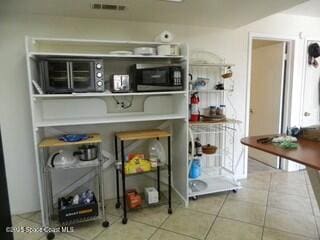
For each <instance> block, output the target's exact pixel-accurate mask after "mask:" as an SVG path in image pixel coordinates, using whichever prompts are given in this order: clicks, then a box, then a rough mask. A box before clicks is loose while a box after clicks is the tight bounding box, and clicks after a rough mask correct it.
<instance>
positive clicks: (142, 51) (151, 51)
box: [133, 47, 156, 55]
mask: <svg viewBox="0 0 320 240" xmlns="http://www.w3.org/2000/svg"><path fill="white" fill-rule="evenodd" d="M133 52H134V54H135V55H156V49H155V48H152V47H137V48H135V49H133Z"/></svg>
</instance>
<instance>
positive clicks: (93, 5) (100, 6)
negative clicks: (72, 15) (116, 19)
mask: <svg viewBox="0 0 320 240" xmlns="http://www.w3.org/2000/svg"><path fill="white" fill-rule="evenodd" d="M126 8H127V7H126V6H124V5H116V4H104V3H91V9H99V10H100V9H102V10H112V11H124V10H125V9H126Z"/></svg>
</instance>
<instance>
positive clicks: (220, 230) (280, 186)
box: [13, 169, 320, 240]
mask: <svg viewBox="0 0 320 240" xmlns="http://www.w3.org/2000/svg"><path fill="white" fill-rule="evenodd" d="M269 170H270V169H269ZM269 170H267V171H251V172H250V174H249V176H248V179H246V180H243V181H241V182H242V185H243V189H241V190H239V191H238V192H237V193H233V192H230V193H219V194H213V195H210V196H205V197H200V198H199V199H198V200H196V201H191V202H190V206H189V208H185V207H184V206H182V205H181V204H180V203H179V202H178V201H176V200H175V203H174V212H173V214H172V215H170V216H169V215H168V214H167V213H166V207H165V206H161V207H154V208H146V209H143V210H139V211H135V212H130V214H129V221H128V224H127V225H123V224H122V223H121V212H120V211H119V210H116V209H114V208H113V206H114V200H110V201H107V211H108V219H109V221H110V223H111V226H110V227H109V228H107V229H104V228H102V227H101V223H99V222H92V223H86V224H82V225H79V226H76V227H75V232H73V233H68V234H57V235H56V239H57V240H62V239H65V240H81V239H82V240H92V239H95V240H102V239H104V240H108V239H110V240H131V239H132V240H143V239H150V240H184V239H185V240H192V239H207V240H307V239H309V240H311V239H313V240H315V239H319V233H320V212H319V210H318V208H317V205H316V201H315V197H314V194H313V192H312V189H311V187H310V186H309V181H308V176H307V175H306V173H305V172H304V171H301V172H294V173H284V172H281V171H278V170H277V171H274V170H272V171H269ZM13 223H14V225H15V226H38V225H39V224H40V214H39V213H38V212H37V213H32V214H23V215H19V216H14V217H13ZM15 239H16V240H17V239H24V240H37V239H40V240H45V239H46V237H45V236H44V235H42V234H35V233H33V234H21V233H19V234H15Z"/></svg>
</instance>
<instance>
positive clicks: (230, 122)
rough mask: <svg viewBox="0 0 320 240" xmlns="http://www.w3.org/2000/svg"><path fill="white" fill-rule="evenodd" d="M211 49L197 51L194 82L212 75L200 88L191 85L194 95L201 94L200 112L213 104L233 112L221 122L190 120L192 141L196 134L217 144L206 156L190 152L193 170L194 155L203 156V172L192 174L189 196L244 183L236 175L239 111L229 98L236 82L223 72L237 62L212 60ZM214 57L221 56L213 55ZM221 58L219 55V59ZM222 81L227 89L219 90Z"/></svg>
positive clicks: (191, 64) (190, 139) (192, 65)
mask: <svg viewBox="0 0 320 240" xmlns="http://www.w3.org/2000/svg"><path fill="white" fill-rule="evenodd" d="M210 55H211V54H210V53H208V52H200V53H199V54H195V56H193V57H194V60H195V62H196V63H190V73H191V74H192V76H193V80H192V81H193V86H195V85H196V84H195V83H196V81H197V79H198V78H200V79H209V80H208V82H207V84H206V86H204V87H201V88H200V89H194V88H193V89H189V94H190V96H191V95H192V94H194V93H195V92H197V93H198V95H199V98H200V114H201V115H202V114H205V113H207V112H208V107H209V106H220V105H226V109H225V113H226V115H227V116H230V115H231V116H232V118H231V119H230V118H229V119H228V118H227V119H226V120H224V121H221V122H204V121H199V122H190V123H189V141H191V142H193V141H194V140H195V139H196V138H198V139H200V142H201V144H202V145H206V144H210V145H214V146H216V147H217V151H216V153H214V154H210V155H207V154H202V156H192V155H191V154H189V161H188V162H189V171H190V168H191V165H192V162H193V161H194V159H199V160H200V165H201V175H200V176H199V177H197V178H188V197H191V198H193V199H196V198H197V197H198V196H200V195H206V194H211V193H216V192H222V191H230V190H233V191H237V189H239V188H240V187H241V186H240V183H239V182H238V181H237V179H236V178H235V170H236V166H235V156H234V145H235V133H236V130H237V125H238V124H240V121H238V120H236V119H234V118H235V113H234V112H233V108H232V106H231V108H230V106H229V105H230V104H231V103H230V102H228V103H227V102H226V100H227V99H228V96H229V95H231V94H232V92H233V88H234V84H233V80H232V78H231V79H223V78H222V77H221V74H223V73H224V72H225V69H226V68H230V67H232V66H234V64H226V63H224V62H223V61H222V60H221V62H218V63H210V59H201V57H205V58H210ZM213 58H215V59H214V61H216V60H217V56H213ZM218 60H219V59H218ZM219 83H223V84H224V89H223V90H216V89H215V86H216V85H217V84H219Z"/></svg>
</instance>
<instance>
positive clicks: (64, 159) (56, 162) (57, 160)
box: [48, 150, 77, 167]
mask: <svg viewBox="0 0 320 240" xmlns="http://www.w3.org/2000/svg"><path fill="white" fill-rule="evenodd" d="M76 161H77V158H75V157H74V156H73V153H72V152H71V151H67V150H59V151H58V152H54V153H53V154H51V156H50V157H49V159H48V166H49V167H68V166H70V165H72V164H74V163H75V162H76Z"/></svg>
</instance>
